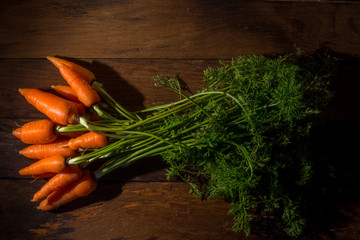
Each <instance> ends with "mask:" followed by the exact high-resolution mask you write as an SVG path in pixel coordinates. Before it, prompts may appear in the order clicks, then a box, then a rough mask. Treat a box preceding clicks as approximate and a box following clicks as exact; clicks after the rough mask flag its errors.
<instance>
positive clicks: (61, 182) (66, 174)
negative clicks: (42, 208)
mask: <svg viewBox="0 0 360 240" xmlns="http://www.w3.org/2000/svg"><path fill="white" fill-rule="evenodd" d="M81 175H82V171H81V169H80V168H79V167H78V165H76V164H75V165H74V164H73V165H70V166H69V167H68V168H67V169H66V170H65V171H63V172H61V173H58V174H56V175H55V176H54V177H52V178H51V179H50V180H49V181H48V182H47V183H46V184H45V185H44V186H43V187H42V188H41V189H40V190H39V191H38V192H36V193H35V194H34V197H33V199H32V200H31V201H33V202H37V201H39V200H41V199H43V198H45V197H47V196H48V195H49V194H50V193H52V192H54V191H56V190H59V189H60V188H62V187H64V186H66V185H68V184H70V183H71V182H74V181H76V180H78V179H79V178H80V177H81Z"/></svg>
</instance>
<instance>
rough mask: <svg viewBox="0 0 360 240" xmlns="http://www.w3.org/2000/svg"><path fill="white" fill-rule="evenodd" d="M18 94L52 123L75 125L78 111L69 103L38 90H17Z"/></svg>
mask: <svg viewBox="0 0 360 240" xmlns="http://www.w3.org/2000/svg"><path fill="white" fill-rule="evenodd" d="M19 92H20V94H21V95H23V96H24V97H25V99H26V100H27V101H28V102H29V103H30V104H31V105H33V106H34V107H35V108H36V109H38V110H39V111H40V112H42V113H44V114H45V115H46V116H48V117H49V118H50V119H51V120H52V121H54V122H56V123H59V124H62V125H67V124H69V123H76V121H77V116H78V111H77V109H76V107H75V106H74V105H72V104H70V103H69V102H70V101H68V100H66V99H63V98H61V97H58V96H56V95H54V94H52V93H48V92H43V91H41V90H39V89H27V88H19Z"/></svg>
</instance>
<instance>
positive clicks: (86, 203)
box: [0, 0, 360, 240]
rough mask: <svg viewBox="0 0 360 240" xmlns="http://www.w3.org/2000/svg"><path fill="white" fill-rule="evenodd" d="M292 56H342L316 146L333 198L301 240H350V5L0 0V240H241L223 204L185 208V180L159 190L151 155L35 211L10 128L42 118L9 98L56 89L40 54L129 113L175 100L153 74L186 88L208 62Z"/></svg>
mask: <svg viewBox="0 0 360 240" xmlns="http://www.w3.org/2000/svg"><path fill="white" fill-rule="evenodd" d="M295 48H301V49H303V50H304V51H305V52H313V51H316V50H318V49H320V48H328V49H331V50H332V51H334V52H335V53H337V54H340V55H344V56H345V57H346V59H347V60H346V61H345V62H344V63H345V64H344V67H343V69H342V74H341V78H340V80H339V81H337V82H336V83H334V85H333V86H334V90H335V97H334V100H333V102H332V103H331V104H330V106H329V107H328V108H327V109H325V112H324V127H323V129H320V130H319V132H320V135H319V136H320V137H319V139H318V145H317V147H318V150H319V152H321V153H322V155H325V156H327V157H328V158H329V159H330V160H332V161H334V160H336V161H337V164H338V166H339V169H340V171H337V172H336V174H338V178H336V179H337V180H336V181H334V182H330V183H327V184H329V186H330V187H333V186H334V188H338V189H341V190H342V191H343V192H344V194H342V195H331V197H329V198H328V199H326V200H325V201H324V199H322V200H321V201H322V202H321V204H319V205H318V206H319V208H317V209H314V211H313V212H314V216H315V217H314V219H313V220H312V221H311V224H310V225H309V226H308V227H307V229H306V231H305V233H304V236H302V239H360V204H359V203H360V201H359V198H358V194H357V192H358V188H357V186H358V184H359V182H358V180H359V177H358V175H359V171H360V170H359V168H358V167H359V163H358V161H359V160H360V159H359V154H358V152H357V151H358V149H359V146H358V145H359V127H358V125H359V119H360V116H359V106H360V101H359V90H360V87H359V81H360V68H359V60H358V58H359V56H360V2H355V1H300V0H299V1H295V0H294V1H261V2H260V1H255V2H251V1H237V3H234V2H233V1H215V0H213V1H192V0H177V1H176V0H173V1H145V0H126V1H114V0H87V1H74V0H65V1H62V0H56V1H45V0H37V1H35V0H29V1H19V0H18V1H15V0H14V1H1V4H0V83H1V84H0V121H1V124H0V239H118V240H125V239H126V240H132V239H144V240H145V239H148V240H150V239H152V240H155V239H156V240H160V239H219V240H220V239H245V237H244V235H243V234H241V233H240V234H235V233H233V232H232V231H231V226H232V217H231V216H229V215H227V211H228V209H229V205H228V202H226V201H225V200H224V199H218V200H200V199H196V198H194V197H193V196H192V195H189V194H188V191H189V188H188V186H187V185H185V184H184V183H182V182H180V181H177V180H176V179H174V180H172V181H170V182H168V181H166V179H165V175H164V174H165V170H166V167H167V166H166V165H165V164H164V163H163V162H162V161H161V159H159V158H153V159H145V160H143V161H140V162H137V163H135V164H133V165H130V166H127V167H124V168H121V169H119V170H118V171H116V172H115V173H113V174H111V175H110V176H106V177H105V178H104V179H102V180H101V181H100V184H99V187H98V188H97V189H96V191H95V192H94V193H93V194H92V195H90V196H88V197H86V198H83V199H79V200H77V201H75V202H72V203H70V204H68V205H67V206H65V207H63V208H61V209H59V210H57V211H55V212H41V211H38V210H36V205H35V204H33V203H31V202H30V199H31V197H32V194H33V193H34V192H35V191H37V189H39V188H40V187H41V186H42V184H44V182H43V181H41V180H36V181H33V180H31V179H29V178H25V177H20V176H19V175H18V174H17V171H18V170H19V169H20V168H22V167H24V166H26V165H28V164H29V163H31V160H28V159H26V158H24V157H21V156H20V155H19V154H18V153H17V152H18V150H20V149H22V148H23V147H25V145H24V144H22V143H20V141H18V140H17V139H15V138H14V137H13V136H12V135H11V131H12V130H13V129H14V128H16V127H17V126H18V125H21V124H23V123H25V122H28V121H31V120H35V119H41V118H43V117H44V116H43V115H42V114H40V113H38V112H37V111H36V110H34V108H32V107H31V106H29V105H28V104H27V103H26V102H25V100H24V99H23V98H22V97H21V96H20V94H18V92H17V89H18V88H19V87H23V88H49V87H50V85H52V84H63V83H64V81H63V80H62V79H61V77H60V75H59V73H58V72H57V70H56V69H55V68H54V67H53V66H52V65H51V64H50V62H48V61H47V60H46V59H45V57H46V56H48V55H50V56H53V55H57V56H64V57H68V58H73V59H74V61H76V62H78V63H79V64H81V65H83V66H85V67H87V68H89V69H90V70H92V71H93V72H94V73H95V75H96V76H97V78H98V80H99V81H100V82H103V83H104V84H105V88H106V89H108V90H109V92H110V93H111V94H113V95H114V96H115V98H116V99H117V100H119V101H120V102H121V103H122V104H124V105H125V106H127V107H128V108H129V109H132V110H134V109H139V108H141V107H144V106H153V105H155V104H162V103H167V102H169V101H171V100H175V99H176V96H175V95H173V94H171V93H169V92H167V91H165V90H163V89H159V88H156V87H155V86H153V81H152V77H153V76H154V75H156V74H161V73H162V74H178V75H179V76H180V77H181V78H182V79H183V80H184V81H185V82H186V83H187V84H188V85H189V86H190V88H191V89H192V90H193V91H196V90H198V89H200V88H201V76H202V71H203V70H204V69H205V68H206V67H208V66H213V67H216V66H217V65H218V59H231V58H233V57H236V56H238V55H246V54H266V55H277V54H283V53H289V52H294V51H295ZM334 192H335V191H334ZM314 201H317V200H316V199H314ZM319 202H320V200H319ZM280 227H281V226H280V221H279V219H277V217H276V216H262V215H259V216H257V217H256V218H255V221H254V225H253V232H252V234H251V235H250V236H249V237H248V239H286V238H287V237H286V235H285V234H284V233H283V232H282V230H281V228H280Z"/></svg>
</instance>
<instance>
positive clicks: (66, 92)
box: [51, 85, 80, 102]
mask: <svg viewBox="0 0 360 240" xmlns="http://www.w3.org/2000/svg"><path fill="white" fill-rule="evenodd" d="M51 88H52V89H54V90H55V91H56V92H57V93H58V94H60V95H61V96H63V97H65V98H67V99H69V100H71V101H74V102H80V101H79V99H78V97H77V96H76V93H75V91H74V90H73V89H72V88H71V87H70V86H68V85H51Z"/></svg>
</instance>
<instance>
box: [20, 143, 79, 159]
mask: <svg viewBox="0 0 360 240" xmlns="http://www.w3.org/2000/svg"><path fill="white" fill-rule="evenodd" d="M68 142H69V141H68V140H59V141H56V142H53V143H48V144H37V145H30V146H28V147H26V148H24V149H22V150H20V151H19V154H21V155H23V156H25V157H27V158H30V159H43V158H47V157H51V156H54V155H61V156H63V157H74V156H76V155H77V153H76V152H75V151H74V150H72V149H70V148H69V147H67V144H68Z"/></svg>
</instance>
